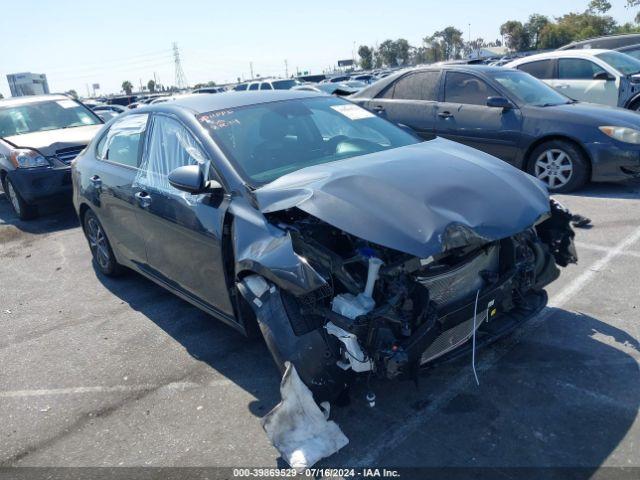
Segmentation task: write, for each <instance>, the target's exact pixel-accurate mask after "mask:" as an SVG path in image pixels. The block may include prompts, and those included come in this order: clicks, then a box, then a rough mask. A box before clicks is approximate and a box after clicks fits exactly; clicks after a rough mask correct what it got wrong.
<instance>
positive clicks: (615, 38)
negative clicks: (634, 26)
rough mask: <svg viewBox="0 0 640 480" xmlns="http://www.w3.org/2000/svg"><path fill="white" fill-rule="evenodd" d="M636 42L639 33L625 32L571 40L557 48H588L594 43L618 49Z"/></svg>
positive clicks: (601, 46) (639, 35) (602, 46)
mask: <svg viewBox="0 0 640 480" xmlns="http://www.w3.org/2000/svg"><path fill="white" fill-rule="evenodd" d="M637 43H640V34H637V33H631V34H629V33H626V34H620V35H606V36H604V37H594V38H588V39H586V40H580V41H578V42H571V43H569V44H567V45H564V46H562V47H560V48H559V49H558V50H569V49H581V48H585V47H586V48H587V49H588V48H589V46H590V45H592V44H595V45H596V46H597V48H611V49H618V48H620V47H625V46H628V45H633V44H637Z"/></svg>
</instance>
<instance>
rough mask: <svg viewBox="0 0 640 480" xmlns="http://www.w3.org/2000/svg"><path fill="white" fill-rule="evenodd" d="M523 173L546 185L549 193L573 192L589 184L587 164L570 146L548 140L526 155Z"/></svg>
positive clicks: (573, 147)
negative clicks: (527, 156) (525, 166)
mask: <svg viewBox="0 0 640 480" xmlns="http://www.w3.org/2000/svg"><path fill="white" fill-rule="evenodd" d="M527 163H528V165H527V172H528V173H529V174H531V175H533V176H534V177H536V178H538V179H539V180H541V181H542V182H544V183H545V185H547V188H548V189H549V192H551V193H567V192H573V191H575V190H577V189H579V188H581V187H583V186H584V185H585V184H586V183H587V182H588V181H589V170H590V168H589V167H590V164H589V160H588V159H587V158H586V157H585V155H584V153H582V151H581V150H580V148H578V146H576V145H575V144H574V143H571V142H567V141H565V140H551V141H548V142H545V143H543V144H541V145H538V146H537V147H536V148H535V149H534V150H533V151H532V152H531V154H530V155H529V161H528V162H527Z"/></svg>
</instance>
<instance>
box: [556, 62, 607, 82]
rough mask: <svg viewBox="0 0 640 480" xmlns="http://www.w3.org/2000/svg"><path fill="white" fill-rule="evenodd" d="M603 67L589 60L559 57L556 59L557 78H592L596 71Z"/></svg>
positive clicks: (598, 71) (601, 69)
mask: <svg viewBox="0 0 640 480" xmlns="http://www.w3.org/2000/svg"><path fill="white" fill-rule="evenodd" d="M600 72H604V69H603V68H602V67H600V66H598V65H596V64H595V63H593V62H592V61H590V60H584V59H582V58H561V59H560V60H558V78H560V79H566V80H569V79H571V80H593V76H594V75H595V74H596V73H600Z"/></svg>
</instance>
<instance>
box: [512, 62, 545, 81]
mask: <svg viewBox="0 0 640 480" xmlns="http://www.w3.org/2000/svg"><path fill="white" fill-rule="evenodd" d="M517 68H518V70H522V71H523V72H526V73H528V74H529V75H533V76H534V77H536V78H539V79H541V80H547V79H550V78H553V62H552V61H551V60H538V61H536V62H529V63H523V64H522V65H518V67H517Z"/></svg>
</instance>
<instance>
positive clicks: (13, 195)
mask: <svg viewBox="0 0 640 480" xmlns="http://www.w3.org/2000/svg"><path fill="white" fill-rule="evenodd" d="M6 185H7V195H8V196H9V201H10V202H11V206H12V207H13V209H14V210H15V212H16V213H17V214H18V216H20V200H19V199H18V193H17V192H16V191H15V189H14V188H13V185H12V183H11V182H10V181H8V180H7V183H6Z"/></svg>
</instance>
